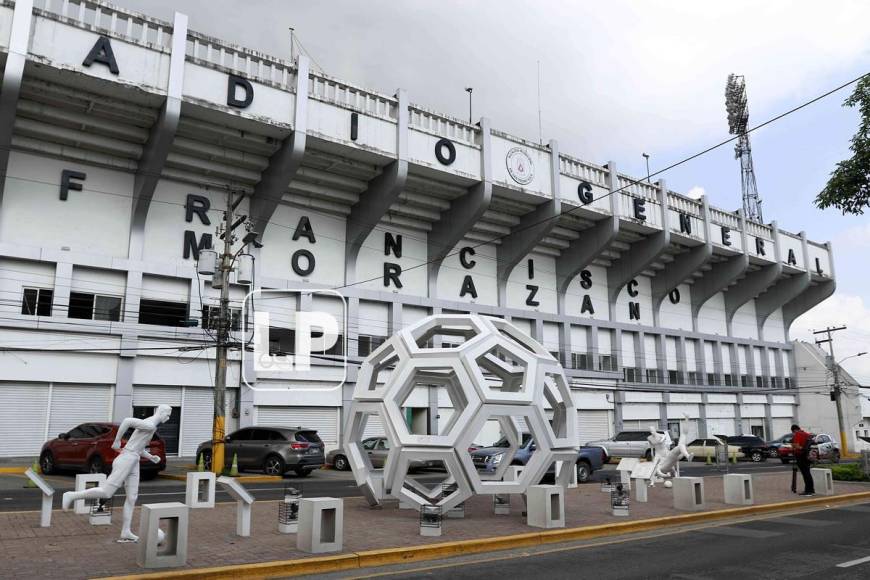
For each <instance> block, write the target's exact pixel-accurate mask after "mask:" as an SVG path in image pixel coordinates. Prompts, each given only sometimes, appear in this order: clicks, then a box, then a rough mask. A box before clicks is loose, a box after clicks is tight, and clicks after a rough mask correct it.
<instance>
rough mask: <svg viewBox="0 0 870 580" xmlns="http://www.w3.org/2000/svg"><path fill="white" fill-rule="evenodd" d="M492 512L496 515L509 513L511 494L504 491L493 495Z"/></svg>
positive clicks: (507, 514)
mask: <svg viewBox="0 0 870 580" xmlns="http://www.w3.org/2000/svg"><path fill="white" fill-rule="evenodd" d="M492 513H494V514H495V515H497V516H509V515H510V514H511V496H510V495H509V494H506V493H497V494H495V495H493V496H492Z"/></svg>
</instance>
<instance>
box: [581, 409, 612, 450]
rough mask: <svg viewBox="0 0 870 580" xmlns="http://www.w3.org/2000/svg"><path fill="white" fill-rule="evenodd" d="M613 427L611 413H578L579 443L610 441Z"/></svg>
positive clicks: (605, 411)
mask: <svg viewBox="0 0 870 580" xmlns="http://www.w3.org/2000/svg"><path fill="white" fill-rule="evenodd" d="M612 425H613V421H612V420H611V419H610V411H607V410H604V411H600V410H599V411H577V439H578V443H579V444H580V445H585V444H586V442H588V441H597V440H599V439H608V438H609V437H610V436H611V435H612V434H613V427H612Z"/></svg>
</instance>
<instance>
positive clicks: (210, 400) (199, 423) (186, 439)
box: [179, 387, 229, 456]
mask: <svg viewBox="0 0 870 580" xmlns="http://www.w3.org/2000/svg"><path fill="white" fill-rule="evenodd" d="M228 394H229V393H228ZM227 398H229V397H227ZM213 420H214V391H212V389H205V388H201V389H197V388H195V387H185V388H184V395H183V398H182V402H181V433H180V436H181V443H180V445H179V455H181V456H192V455H194V454H195V453H196V447H197V445H199V444H200V443H202V442H203V441H209V440H211V438H212V421H213Z"/></svg>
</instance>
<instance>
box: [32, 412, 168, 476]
mask: <svg viewBox="0 0 870 580" xmlns="http://www.w3.org/2000/svg"><path fill="white" fill-rule="evenodd" d="M118 427H119V425H118V423H82V424H81V425H79V426H78V427H75V428H74V429H70V430H69V431H67V432H66V433H60V434H59V435H58V436H57V438H55V439H52V440H50V441H47V442H46V443H45V444H44V445H43V446H42V450H41V451H40V452H39V467H40V468H41V469H42V473H45V474H46V475H51V474H52V473H57V472H58V471H60V470H71V471H82V472H85V473H106V474H108V473H109V472H110V471H111V470H112V462H113V461H114V460H115V457H117V456H118V454H119V453H120V452H119V451H115V450H114V449H112V443H114V442H115V435H117V433H118ZM131 434H132V429H131V430H130V431H128V432H127V433H125V434H124V437H123V438H122V439H121V446H122V447H123V446H124V445H126V443H127V438H128V437H129V436H130V435H131ZM148 452H149V453H151V454H152V455H156V456H158V457H159V458H160V462H159V463H152V462H151V461H149V460H147V459H145V458H142V460H141V461H140V462H139V470H140V473H141V475H142V478H143V479H151V478H154V477H157V474H158V473H160V472H161V471H163V470H164V469H166V446H165V445H164V443H163V440H162V439H161V438H160V436H159V435H157V434H156V433H155V434H154V437H152V438H151V442H150V443H149V444H148Z"/></svg>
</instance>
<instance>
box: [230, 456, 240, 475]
mask: <svg viewBox="0 0 870 580" xmlns="http://www.w3.org/2000/svg"><path fill="white" fill-rule="evenodd" d="M238 476H239V455H238V453H233V466H232V467H230V477H238Z"/></svg>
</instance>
